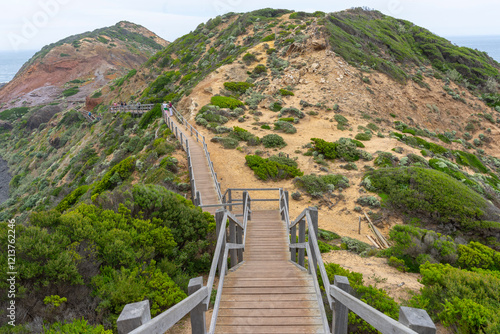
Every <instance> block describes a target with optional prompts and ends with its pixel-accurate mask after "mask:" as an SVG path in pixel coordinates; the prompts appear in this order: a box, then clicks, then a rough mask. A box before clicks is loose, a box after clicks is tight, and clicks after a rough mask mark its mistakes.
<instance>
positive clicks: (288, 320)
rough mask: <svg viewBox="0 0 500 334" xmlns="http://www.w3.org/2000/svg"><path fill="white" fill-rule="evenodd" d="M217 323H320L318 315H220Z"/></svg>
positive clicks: (265, 324)
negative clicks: (238, 316) (239, 316)
mask: <svg viewBox="0 0 500 334" xmlns="http://www.w3.org/2000/svg"><path fill="white" fill-rule="evenodd" d="M217 323H218V324H219V325H222V326H223V325H226V324H227V325H233V326H239V325H251V326H291V325H304V324H307V325H322V324H323V321H322V320H321V318H320V317H307V316H304V317H288V318H286V317H285V318H283V317H241V318H236V317H230V318H229V317H220V318H218V319H217Z"/></svg>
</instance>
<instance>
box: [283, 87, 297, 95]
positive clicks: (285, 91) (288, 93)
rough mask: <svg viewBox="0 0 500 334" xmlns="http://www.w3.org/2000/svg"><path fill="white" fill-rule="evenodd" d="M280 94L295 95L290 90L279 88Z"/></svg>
mask: <svg viewBox="0 0 500 334" xmlns="http://www.w3.org/2000/svg"><path fill="white" fill-rule="evenodd" d="M279 92H280V95H281V96H295V94H294V93H293V92H292V91H289V90H286V89H283V88H282V89H280V90H279Z"/></svg>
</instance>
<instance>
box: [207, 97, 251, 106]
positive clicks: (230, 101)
mask: <svg viewBox="0 0 500 334" xmlns="http://www.w3.org/2000/svg"><path fill="white" fill-rule="evenodd" d="M210 104H211V105H214V106H217V107H220V108H229V109H234V108H237V107H242V106H243V105H244V104H243V102H241V101H240V100H238V99H235V98H233V97H227V96H212V98H211V99H210Z"/></svg>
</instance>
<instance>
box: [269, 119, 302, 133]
mask: <svg viewBox="0 0 500 334" xmlns="http://www.w3.org/2000/svg"><path fill="white" fill-rule="evenodd" d="M274 130H281V131H283V132H284V133H289V134H293V133H296V132H297V129H296V128H295V126H293V124H292V123H290V122H286V121H276V122H274Z"/></svg>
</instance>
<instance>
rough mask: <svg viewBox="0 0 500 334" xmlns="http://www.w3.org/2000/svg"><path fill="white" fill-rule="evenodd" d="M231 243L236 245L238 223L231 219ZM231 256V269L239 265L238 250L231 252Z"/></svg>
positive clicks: (231, 250)
mask: <svg viewBox="0 0 500 334" xmlns="http://www.w3.org/2000/svg"><path fill="white" fill-rule="evenodd" d="M229 242H230V243H233V244H235V243H236V223H235V222H233V221H232V220H231V219H229ZM229 256H230V257H231V268H232V267H234V266H235V265H237V264H238V259H237V258H236V249H230V250H229Z"/></svg>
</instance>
